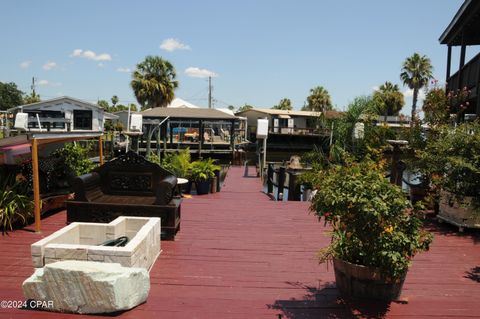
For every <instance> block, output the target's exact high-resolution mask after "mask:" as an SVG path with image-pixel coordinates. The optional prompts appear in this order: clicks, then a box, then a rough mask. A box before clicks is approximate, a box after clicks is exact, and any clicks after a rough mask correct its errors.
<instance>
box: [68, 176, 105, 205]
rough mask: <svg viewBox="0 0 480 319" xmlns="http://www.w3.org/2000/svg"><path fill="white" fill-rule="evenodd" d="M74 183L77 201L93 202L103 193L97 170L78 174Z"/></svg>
mask: <svg viewBox="0 0 480 319" xmlns="http://www.w3.org/2000/svg"><path fill="white" fill-rule="evenodd" d="M72 184H73V185H72V187H73V191H74V192H75V200H77V201H82V202H91V201H92V200H94V198H96V197H98V196H99V195H101V194H102V191H101V188H100V175H99V174H98V173H96V172H93V173H88V174H85V175H81V176H77V177H75V178H74V179H73V182H72Z"/></svg>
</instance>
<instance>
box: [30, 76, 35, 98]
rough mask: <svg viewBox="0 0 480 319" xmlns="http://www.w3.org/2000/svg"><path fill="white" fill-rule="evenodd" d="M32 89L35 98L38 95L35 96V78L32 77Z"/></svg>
mask: <svg viewBox="0 0 480 319" xmlns="http://www.w3.org/2000/svg"><path fill="white" fill-rule="evenodd" d="M30 88H31V89H32V96H33V97H35V96H36V94H35V77H34V76H32V85H31V86H30Z"/></svg>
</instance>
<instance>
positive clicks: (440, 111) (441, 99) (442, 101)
mask: <svg viewBox="0 0 480 319" xmlns="http://www.w3.org/2000/svg"><path fill="white" fill-rule="evenodd" d="M422 109H423V113H424V115H425V118H424V121H425V122H426V123H427V124H428V125H429V126H430V127H433V126H437V125H442V124H447V123H448V122H449V120H450V105H449V103H448V98H447V94H446V93H445V89H443V88H440V87H434V88H432V89H430V90H428V92H427V93H426V94H425V100H424V101H423V108H422Z"/></svg>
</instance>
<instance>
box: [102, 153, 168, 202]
mask: <svg viewBox="0 0 480 319" xmlns="http://www.w3.org/2000/svg"><path fill="white" fill-rule="evenodd" d="M94 172H97V173H98V174H99V175H100V187H101V189H102V192H103V193H105V194H109V195H134V196H156V194H157V190H158V189H157V188H158V185H159V182H160V181H161V180H163V179H165V178H166V177H167V176H173V173H171V172H169V171H167V170H166V169H164V168H162V167H160V166H159V165H157V164H155V163H152V162H150V161H148V160H147V159H145V158H144V157H143V156H141V155H138V154H136V153H135V152H132V151H130V152H127V153H126V154H124V155H122V156H120V157H118V158H116V159H114V160H112V161H110V162H107V163H105V164H103V165H102V166H99V167H97V168H96V169H95V170H94Z"/></svg>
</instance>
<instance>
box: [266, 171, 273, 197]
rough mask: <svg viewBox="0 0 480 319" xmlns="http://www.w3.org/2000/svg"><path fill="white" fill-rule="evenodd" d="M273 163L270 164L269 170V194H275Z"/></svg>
mask: <svg viewBox="0 0 480 319" xmlns="http://www.w3.org/2000/svg"><path fill="white" fill-rule="evenodd" d="M272 180H273V163H268V168H267V193H268V194H271V193H273V182H272Z"/></svg>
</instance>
